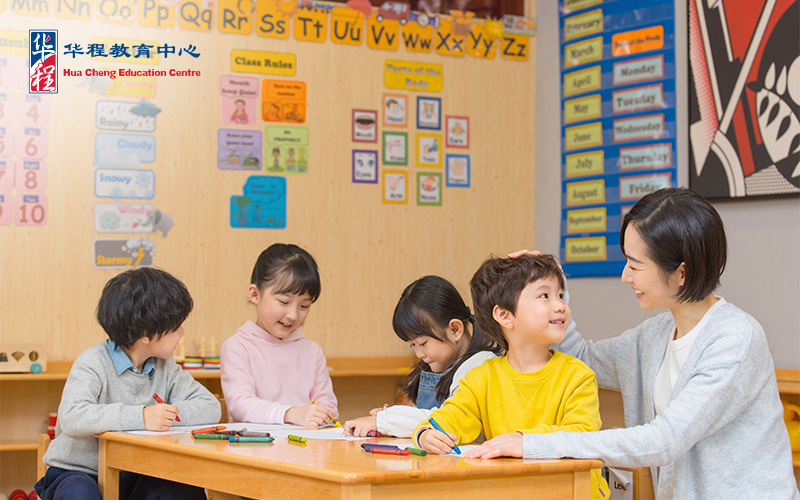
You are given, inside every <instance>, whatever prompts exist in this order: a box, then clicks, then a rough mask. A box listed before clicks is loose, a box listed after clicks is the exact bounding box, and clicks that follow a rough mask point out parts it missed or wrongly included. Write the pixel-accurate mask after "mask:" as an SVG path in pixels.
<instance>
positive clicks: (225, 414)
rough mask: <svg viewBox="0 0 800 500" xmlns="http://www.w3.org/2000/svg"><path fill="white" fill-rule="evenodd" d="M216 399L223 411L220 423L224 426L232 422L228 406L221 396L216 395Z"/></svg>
mask: <svg viewBox="0 0 800 500" xmlns="http://www.w3.org/2000/svg"><path fill="white" fill-rule="evenodd" d="M214 397H215V398H217V401H219V406H220V409H221V410H222V414H221V415H220V417H219V423H220V424H224V423H226V422H230V418H229V417H228V405H226V404H225V398H223V397H222V396H220V395H219V394H214Z"/></svg>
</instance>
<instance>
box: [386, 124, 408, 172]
mask: <svg viewBox="0 0 800 500" xmlns="http://www.w3.org/2000/svg"><path fill="white" fill-rule="evenodd" d="M383 164H384V165H397V166H406V165H408V133H407V132H384V133H383Z"/></svg>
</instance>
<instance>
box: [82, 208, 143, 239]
mask: <svg viewBox="0 0 800 500" xmlns="http://www.w3.org/2000/svg"><path fill="white" fill-rule="evenodd" d="M152 213H153V206H152V205H144V204H139V203H98V204H96V205H95V206H94V230H95V231H97V232H98V233H150V232H152V231H153V223H152V220H153V219H152V217H150V215H151V214H152Z"/></svg>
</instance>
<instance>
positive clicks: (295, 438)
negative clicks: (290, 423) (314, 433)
mask: <svg viewBox="0 0 800 500" xmlns="http://www.w3.org/2000/svg"><path fill="white" fill-rule="evenodd" d="M287 439H289V441H297V442H298V443H305V442H306V441H308V440H307V439H306V438H304V437H300V436H295V435H294V434H289V435H288V436H287Z"/></svg>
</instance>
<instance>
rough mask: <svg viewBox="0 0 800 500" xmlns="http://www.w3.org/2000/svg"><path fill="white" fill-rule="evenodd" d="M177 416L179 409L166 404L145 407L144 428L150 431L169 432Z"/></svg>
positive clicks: (143, 415) (143, 412) (143, 411)
mask: <svg viewBox="0 0 800 500" xmlns="http://www.w3.org/2000/svg"><path fill="white" fill-rule="evenodd" d="M177 416H178V408H177V407H176V406H173V405H168V404H165V403H158V404H154V405H150V406H145V407H144V410H142V418H143V419H144V428H145V429H146V430H148V431H168V430H169V428H170V427H172V425H173V424H174V423H175V417H177Z"/></svg>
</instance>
